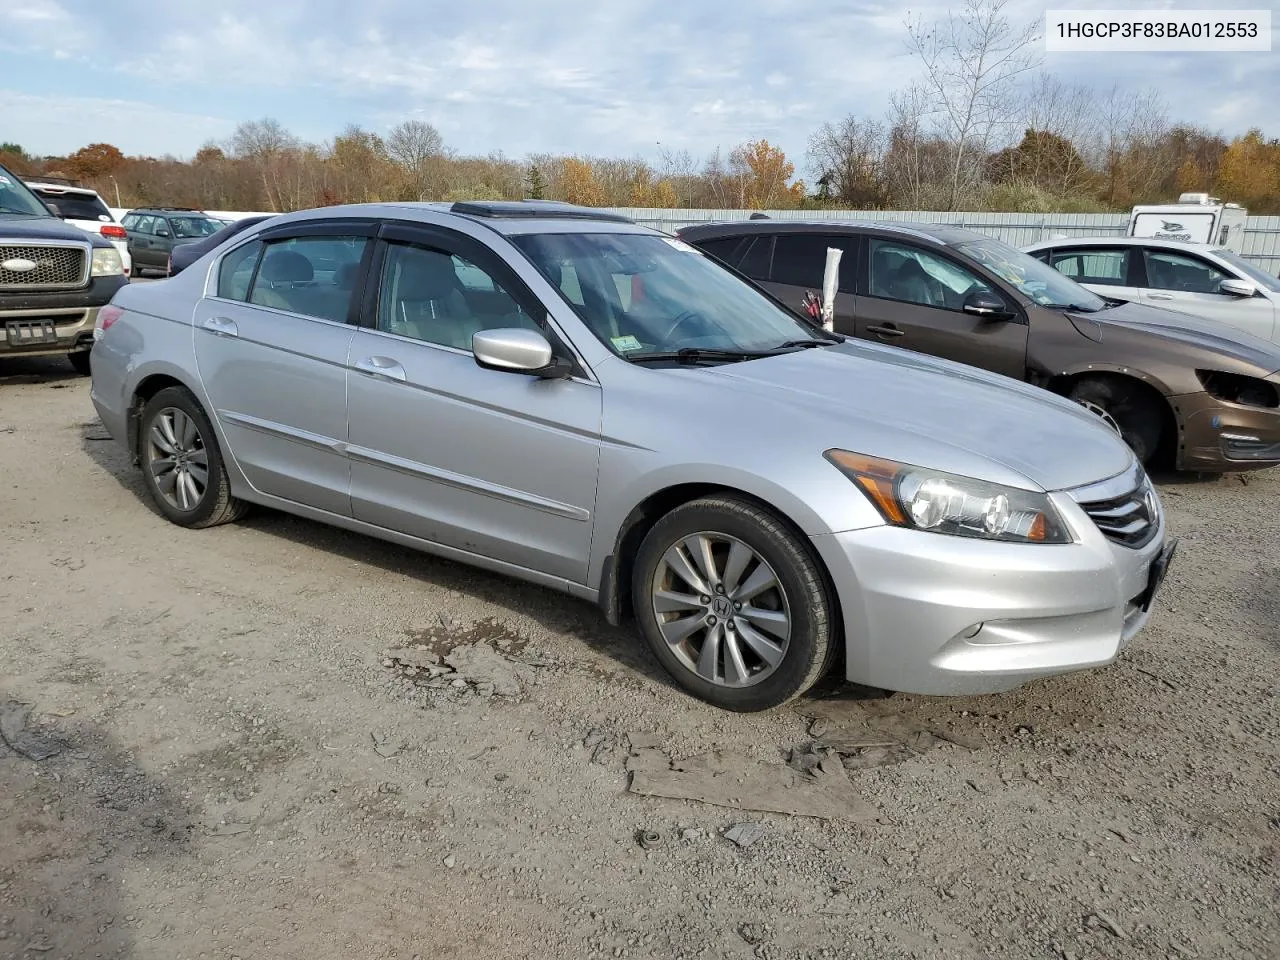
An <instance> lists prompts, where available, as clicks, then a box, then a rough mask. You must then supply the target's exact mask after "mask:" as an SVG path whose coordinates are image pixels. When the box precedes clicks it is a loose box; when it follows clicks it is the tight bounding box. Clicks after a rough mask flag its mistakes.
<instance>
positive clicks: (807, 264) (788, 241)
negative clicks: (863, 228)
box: [769, 233, 857, 293]
mask: <svg viewBox="0 0 1280 960" xmlns="http://www.w3.org/2000/svg"><path fill="white" fill-rule="evenodd" d="M828 247H836V248H838V249H840V250H843V251H844V255H843V256H841V258H840V278H839V288H840V289H841V290H843V291H845V292H846V293H853V292H854V278H855V277H856V276H857V264H856V263H854V251H855V250H856V249H857V241H856V240H853V239H850V238H848V237H824V236H822V235H821V234H814V233H780V234H778V235H777V237H775V238H774V243H773V271H772V272H771V273H770V274H769V279H771V280H772V281H773V282H774V283H786V284H790V285H792V286H797V287H808V288H809V289H810V290H815V291H817V290H821V289H822V278H823V275H824V274H825V273H826V269H827V248H828Z"/></svg>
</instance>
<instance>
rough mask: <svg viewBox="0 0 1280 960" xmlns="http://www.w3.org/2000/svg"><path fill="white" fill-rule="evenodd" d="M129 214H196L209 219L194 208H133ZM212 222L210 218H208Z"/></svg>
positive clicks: (202, 212) (205, 214)
mask: <svg viewBox="0 0 1280 960" xmlns="http://www.w3.org/2000/svg"><path fill="white" fill-rule="evenodd" d="M129 212H130V213H197V214H199V215H200V216H202V217H209V215H208V214H207V213H205V212H204V211H203V210H197V209H196V208H195V207H134V208H133V209H132V210H130V211H129ZM209 219H210V220H212V219H213V218H212V217H209Z"/></svg>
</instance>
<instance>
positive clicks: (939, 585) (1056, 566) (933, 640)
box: [813, 494, 1165, 695]
mask: <svg viewBox="0 0 1280 960" xmlns="http://www.w3.org/2000/svg"><path fill="white" fill-rule="evenodd" d="M1052 496H1053V499H1054V502H1055V504H1056V505H1057V506H1058V508H1059V510H1060V512H1061V513H1062V515H1063V518H1064V519H1065V520H1066V521H1067V523H1068V524H1069V525H1070V526H1071V527H1072V529H1073V531H1074V533H1075V534H1076V539H1077V542H1076V543H1071V544H1061V545H1030V544H1014V543H992V542H989V541H980V540H971V539H965V538H961V537H951V536H943V535H939V534H933V533H925V532H921V531H916V530H905V529H900V528H895V527H887V526H886V527H873V528H869V529H866V530H857V531H851V532H848V533H839V534H828V535H823V536H817V537H814V538H813V542H814V545H815V546H816V547H817V549H818V551H819V553H820V554H821V555H822V558H823V560H824V561H825V562H826V564H827V568H828V570H829V571H830V572H831V574H832V577H833V580H834V582H835V584H836V589H837V592H838V593H839V595H840V602H841V607H842V611H843V617H844V629H845V646H846V674H847V677H848V679H849V680H852V681H855V682H858V683H863V684H866V685H868V686H873V687H880V688H882V689H886V690H900V691H904V692H909V693H919V694H935V695H949V694H981V693H993V692H997V691H1000V690H1008V689H1011V688H1013V687H1016V686H1019V685H1021V684H1023V683H1025V682H1027V681H1028V680H1033V679H1036V678H1038V677H1046V676H1051V675H1054V674H1059V673H1066V672H1069V671H1073V670H1081V669H1085V668H1088V667H1096V666H1101V665H1103V664H1107V663H1110V662H1111V661H1113V660H1114V659H1115V658H1116V657H1117V656H1118V655H1119V653H1120V652H1121V651H1122V650H1123V649H1124V648H1125V647H1126V646H1127V645H1128V643H1129V642H1130V641H1131V640H1132V639H1133V637H1134V635H1135V634H1136V633H1137V632H1138V631H1139V630H1140V629H1142V627H1143V625H1144V624H1145V623H1146V622H1147V620H1148V618H1149V617H1150V606H1149V600H1150V597H1149V593H1148V587H1149V586H1150V581H1151V575H1150V570H1151V566H1152V563H1153V562H1154V561H1156V560H1157V558H1158V557H1160V555H1161V553H1162V551H1163V549H1164V541H1165V530H1164V522H1163V516H1161V518H1160V521H1159V529H1158V530H1157V532H1156V534H1155V536H1154V537H1152V539H1151V540H1150V541H1149V542H1148V543H1146V544H1145V545H1144V546H1142V547H1141V548H1138V549H1133V548H1130V547H1126V546H1122V545H1120V544H1117V543H1113V542H1111V541H1110V540H1108V539H1107V538H1106V537H1104V536H1103V535H1102V533H1101V532H1100V531H1099V530H1098V528H1097V527H1096V526H1095V525H1094V523H1093V521H1091V520H1090V519H1089V517H1088V516H1087V515H1085V513H1084V512H1083V511H1082V510H1081V509H1080V507H1079V506H1077V505H1076V503H1075V502H1074V500H1072V499H1071V497H1070V496H1068V495H1066V494H1053V495H1052ZM1144 601H1146V602H1147V603H1148V606H1147V608H1146V609H1143V602H1144Z"/></svg>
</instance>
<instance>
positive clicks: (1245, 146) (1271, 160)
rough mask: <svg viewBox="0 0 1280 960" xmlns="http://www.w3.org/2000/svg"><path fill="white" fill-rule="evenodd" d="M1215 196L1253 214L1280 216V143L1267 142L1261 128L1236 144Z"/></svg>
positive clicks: (1227, 157)
mask: <svg viewBox="0 0 1280 960" xmlns="http://www.w3.org/2000/svg"><path fill="white" fill-rule="evenodd" d="M1214 192H1215V193H1217V194H1218V195H1219V196H1221V197H1222V199H1224V200H1232V201H1235V202H1236V203H1239V204H1241V205H1242V206H1245V207H1248V208H1249V211H1250V212H1251V213H1258V214H1269V213H1276V212H1280V140H1265V139H1263V136H1262V131H1261V130H1258V129H1257V128H1254V129H1252V130H1250V131H1249V132H1248V133H1246V134H1245V135H1244V136H1243V137H1236V138H1235V139H1234V140H1232V141H1231V144H1230V146H1228V147H1227V150H1226V153H1224V154H1223V157H1222V168H1221V170H1220V171H1219V172H1218V180H1217V185H1216V190H1215V191H1214Z"/></svg>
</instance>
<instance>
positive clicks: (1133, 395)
mask: <svg viewBox="0 0 1280 960" xmlns="http://www.w3.org/2000/svg"><path fill="white" fill-rule="evenodd" d="M1068 396H1069V397H1070V398H1071V399H1072V400H1074V401H1075V402H1076V403H1078V404H1080V406H1082V407H1084V408H1085V409H1086V410H1088V411H1089V412H1090V413H1093V414H1095V415H1097V416H1098V417H1100V418H1101V419H1102V421H1103V422H1104V423H1105V424H1106V425H1107V426H1109V427H1110V428H1111V429H1112V430H1114V431H1115V432H1116V433H1118V434H1120V436H1121V438H1122V439H1123V440H1124V442H1125V443H1127V444H1128V445H1129V449H1131V450H1132V451H1133V454H1134V456H1136V457H1137V458H1138V462H1139V463H1142V464H1147V463H1149V462H1150V461H1151V458H1152V457H1153V456H1155V453H1156V448H1157V447H1159V445H1160V432H1161V430H1162V429H1163V426H1164V418H1163V415H1162V414H1163V412H1162V411H1161V409H1160V405H1159V401H1158V400H1157V399H1156V398H1155V397H1153V396H1152V395H1151V393H1150V392H1149V391H1148V389H1147V388H1145V387H1143V386H1142V385H1141V384H1138V383H1133V382H1130V381H1126V380H1124V379H1123V378H1120V377H1086V378H1085V379H1083V380H1080V381H1078V382H1077V383H1076V384H1075V385H1074V386H1073V387H1072V388H1071V392H1070V393H1069V394H1068Z"/></svg>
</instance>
